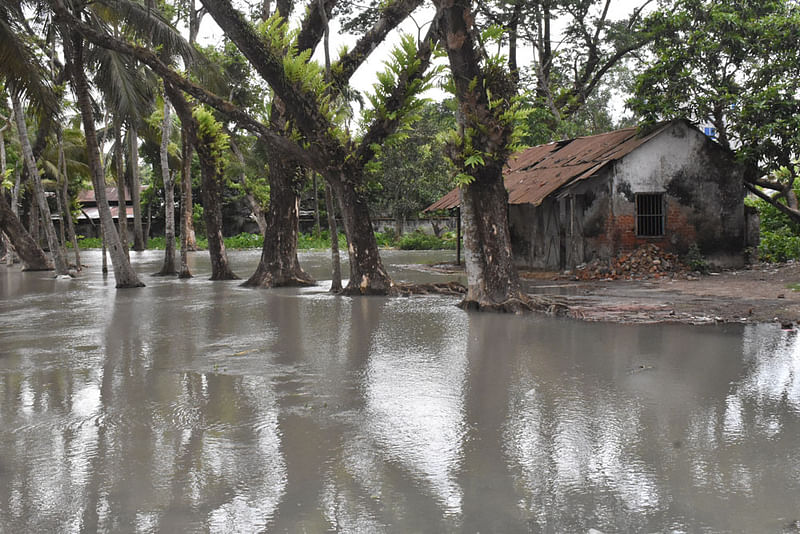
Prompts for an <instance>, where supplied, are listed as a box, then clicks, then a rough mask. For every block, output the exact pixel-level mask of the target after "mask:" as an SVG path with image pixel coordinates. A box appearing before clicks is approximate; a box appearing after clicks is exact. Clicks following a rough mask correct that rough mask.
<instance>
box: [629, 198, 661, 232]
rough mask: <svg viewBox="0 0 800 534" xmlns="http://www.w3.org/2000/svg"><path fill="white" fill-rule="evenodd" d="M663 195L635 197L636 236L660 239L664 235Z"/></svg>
mask: <svg viewBox="0 0 800 534" xmlns="http://www.w3.org/2000/svg"><path fill="white" fill-rule="evenodd" d="M664 219H665V214H664V195H663V194H662V193H640V194H638V195H636V235H638V236H641V237H660V236H663V235H664V223H665V221H664Z"/></svg>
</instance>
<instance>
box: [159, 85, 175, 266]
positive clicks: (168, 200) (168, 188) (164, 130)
mask: <svg viewBox="0 0 800 534" xmlns="http://www.w3.org/2000/svg"><path fill="white" fill-rule="evenodd" d="M171 131H172V118H171V117H170V105H169V99H168V98H167V95H164V120H163V122H162V123H161V150H160V157H161V178H162V180H163V182H164V226H165V228H164V241H165V243H164V265H163V266H162V267H161V270H160V271H159V272H158V273H156V274H157V275H159V276H169V275H175V274H178V271H177V269H176V268H175V183H174V181H173V179H172V173H171V172H170V171H169V152H168V150H169V136H170V133H171Z"/></svg>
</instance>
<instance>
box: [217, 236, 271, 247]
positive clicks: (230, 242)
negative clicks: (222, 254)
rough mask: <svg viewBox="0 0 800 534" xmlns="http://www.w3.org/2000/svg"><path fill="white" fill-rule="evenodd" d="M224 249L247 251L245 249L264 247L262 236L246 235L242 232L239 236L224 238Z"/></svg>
mask: <svg viewBox="0 0 800 534" xmlns="http://www.w3.org/2000/svg"><path fill="white" fill-rule="evenodd" d="M223 241H224V243H225V248H229V249H247V248H261V247H263V246H264V236H263V235H261V234H248V233H246V232H242V233H241V234H239V235H235V236H231V237H226V238H225V239H224V240H223Z"/></svg>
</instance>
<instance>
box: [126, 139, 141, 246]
mask: <svg viewBox="0 0 800 534" xmlns="http://www.w3.org/2000/svg"><path fill="white" fill-rule="evenodd" d="M128 138H129V139H130V152H129V154H128V165H130V166H131V184H130V185H131V203H132V204H133V250H136V251H142V250H144V249H145V242H144V231H143V229H142V193H141V189H142V181H141V178H140V177H139V134H138V133H137V131H136V126H135V125H133V124H130V125H128Z"/></svg>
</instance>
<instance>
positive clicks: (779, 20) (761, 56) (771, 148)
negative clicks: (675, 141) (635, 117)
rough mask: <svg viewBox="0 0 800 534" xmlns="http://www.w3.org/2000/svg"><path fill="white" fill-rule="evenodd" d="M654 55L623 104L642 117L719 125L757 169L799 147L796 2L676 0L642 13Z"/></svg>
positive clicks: (724, 139) (723, 139) (787, 158)
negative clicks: (653, 10) (651, 41)
mask: <svg viewBox="0 0 800 534" xmlns="http://www.w3.org/2000/svg"><path fill="white" fill-rule="evenodd" d="M648 25H649V26H650V28H651V31H653V32H654V34H655V35H657V38H656V39H655V41H654V43H653V49H652V52H653V56H652V57H653V59H652V61H650V62H649V63H648V64H647V65H646V67H647V68H646V69H644V70H643V72H642V73H641V74H640V75H639V76H637V78H636V87H635V97H634V98H632V99H631V100H630V101H629V102H628V103H629V105H630V106H631V107H632V108H633V109H634V111H636V112H637V113H638V114H639V115H640V116H641V117H642V118H643V119H644V120H646V121H649V122H655V121H659V120H664V119H671V118H675V117H683V118H688V119H690V120H692V121H695V122H698V123H711V124H713V125H714V127H715V128H717V131H718V139H719V141H720V143H721V144H723V145H724V146H728V147H732V148H735V150H736V152H737V155H738V156H739V158H740V159H741V160H743V161H746V162H748V163H750V164H752V165H757V166H758V167H759V168H760V170H761V174H762V175H769V174H770V173H772V172H773V171H775V170H778V169H780V168H781V167H787V168H788V167H790V164H791V160H792V159H793V157H796V155H797V154H798V153H800V136H799V135H798V131H800V53H799V52H800V48H798V46H797V42H798V38H800V34H799V33H798V28H800V5H798V4H797V3H796V2H789V1H786V0H762V1H759V2H753V1H751V0H678V1H677V2H675V3H674V5H670V6H665V7H663V8H662V9H660V10H658V11H656V12H654V13H653V14H651V15H650V16H649V17H648Z"/></svg>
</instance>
